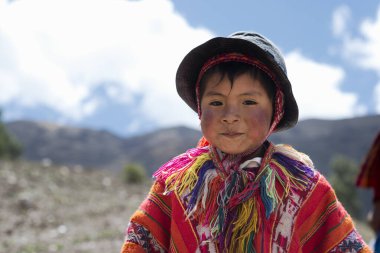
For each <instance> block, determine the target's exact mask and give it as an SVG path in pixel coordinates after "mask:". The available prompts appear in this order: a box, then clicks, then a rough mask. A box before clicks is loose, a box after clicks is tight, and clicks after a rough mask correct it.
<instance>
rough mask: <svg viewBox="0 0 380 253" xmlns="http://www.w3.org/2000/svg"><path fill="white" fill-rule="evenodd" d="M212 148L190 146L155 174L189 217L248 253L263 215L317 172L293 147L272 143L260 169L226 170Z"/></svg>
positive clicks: (224, 244) (222, 243) (223, 243)
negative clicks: (179, 201)
mask: <svg viewBox="0 0 380 253" xmlns="http://www.w3.org/2000/svg"><path fill="white" fill-rule="evenodd" d="M211 148H212V147H210V146H206V147H202V148H196V149H191V150H189V151H188V152H187V153H185V154H183V155H181V156H178V157H176V158H174V159H173V160H171V161H170V162H168V163H167V164H165V165H164V166H162V167H161V168H160V169H159V170H158V171H157V172H156V173H155V174H154V176H155V177H156V179H157V180H159V181H162V182H164V183H165V185H166V194H170V193H171V192H173V191H174V192H175V193H176V194H175V195H176V196H179V197H180V198H181V202H183V204H184V206H185V208H186V212H185V215H186V216H187V218H188V219H190V220H192V221H193V222H194V224H198V225H201V226H204V227H207V228H208V229H209V230H210V232H211V240H212V241H213V242H214V243H216V244H217V245H218V247H219V248H220V249H227V250H228V252H249V250H248V249H249V248H251V246H252V243H253V240H254V238H255V234H256V233H257V232H258V230H259V229H260V228H261V226H262V224H263V223H264V220H265V219H269V217H270V215H271V214H273V212H274V211H275V210H276V208H277V207H278V205H279V203H281V200H282V199H283V198H285V197H286V196H287V195H288V194H289V191H292V190H305V189H306V188H307V187H308V185H309V182H310V180H309V178H310V177H312V176H313V175H314V172H313V170H312V163H311V161H310V160H309V159H308V157H307V156H306V155H304V154H302V153H299V152H297V151H295V150H294V149H292V148H291V147H289V146H285V145H278V146H274V145H273V144H271V143H268V147H267V149H266V153H265V155H264V157H263V158H262V162H261V165H260V167H259V169H258V170H255V171H251V170H245V169H242V168H239V167H236V164H233V166H232V167H230V169H227V170H225V169H224V170H223V171H222V170H220V168H219V167H218V166H217V165H216V164H215V162H214V158H213V152H212V150H211ZM229 159H232V158H231V157H229ZM232 160H233V159H232ZM240 164H241V163H240ZM232 168H233V169H232ZM222 251H223V250H222Z"/></svg>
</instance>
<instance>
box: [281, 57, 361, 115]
mask: <svg viewBox="0 0 380 253" xmlns="http://www.w3.org/2000/svg"><path fill="white" fill-rule="evenodd" d="M285 58H286V63H287V68H288V77H289V79H290V81H291V82H292V87H293V93H294V95H295V97H296V100H297V103H298V107H299V110H300V119H306V118H324V119H335V118H344V117H352V116H354V115H358V114H362V113H363V111H364V108H363V107H362V106H358V105H357V96H356V95H355V94H353V93H347V92H343V91H342V90H341V89H340V86H341V85H342V82H343V80H344V76H345V73H344V70H343V69H342V68H340V67H336V66H331V65H328V64H324V63H318V62H315V61H313V60H312V59H308V58H306V57H304V56H303V55H302V54H301V53H300V52H298V51H293V52H290V53H288V54H287V55H285Z"/></svg>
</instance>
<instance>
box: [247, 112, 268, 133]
mask: <svg viewBox="0 0 380 253" xmlns="http://www.w3.org/2000/svg"><path fill="white" fill-rule="evenodd" d="M249 119H250V123H251V125H255V126H257V125H261V126H267V127H268V129H269V127H270V120H271V118H270V117H269V116H268V114H267V113H266V112H265V111H264V110H255V111H253V112H251V114H250V115H249Z"/></svg>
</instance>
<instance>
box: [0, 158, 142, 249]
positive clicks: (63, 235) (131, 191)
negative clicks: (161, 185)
mask: <svg viewBox="0 0 380 253" xmlns="http://www.w3.org/2000/svg"><path fill="white" fill-rule="evenodd" d="M148 190H149V186H148V184H146V185H129V186H128V185H126V184H125V183H123V181H122V178H121V177H120V175H116V174H112V173H110V172H107V171H85V170H83V169H82V168H80V167H75V168H68V167H57V166H51V165H50V164H49V162H44V163H41V164H32V163H26V162H16V163H11V162H4V161H1V162H0V252H7V253H34V252H68V253H84V252H91V253H94V252H99V253H100V252H119V251H120V248H121V245H122V242H123V236H124V229H125V227H126V226H127V224H128V220H129V217H130V216H131V215H132V213H133V212H134V211H135V210H136V208H137V207H138V205H139V204H140V202H141V201H142V199H143V198H144V197H145V195H146V193H147V192H148Z"/></svg>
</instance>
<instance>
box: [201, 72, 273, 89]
mask: <svg viewBox="0 0 380 253" xmlns="http://www.w3.org/2000/svg"><path fill="white" fill-rule="evenodd" d="M264 85H265V84H263V83H262V82H261V80H260V79H258V78H255V77H254V76H252V75H250V74H249V73H248V72H246V73H240V74H239V75H237V76H235V77H234V78H229V77H228V76H227V75H226V74H222V73H213V74H211V75H209V76H208V78H207V80H205V82H204V87H203V95H207V94H209V92H210V91H221V90H225V91H227V92H228V91H230V90H231V89H234V90H238V91H241V92H249V91H253V90H260V91H262V92H264V93H265V94H267V92H266V90H265V89H264Z"/></svg>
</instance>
